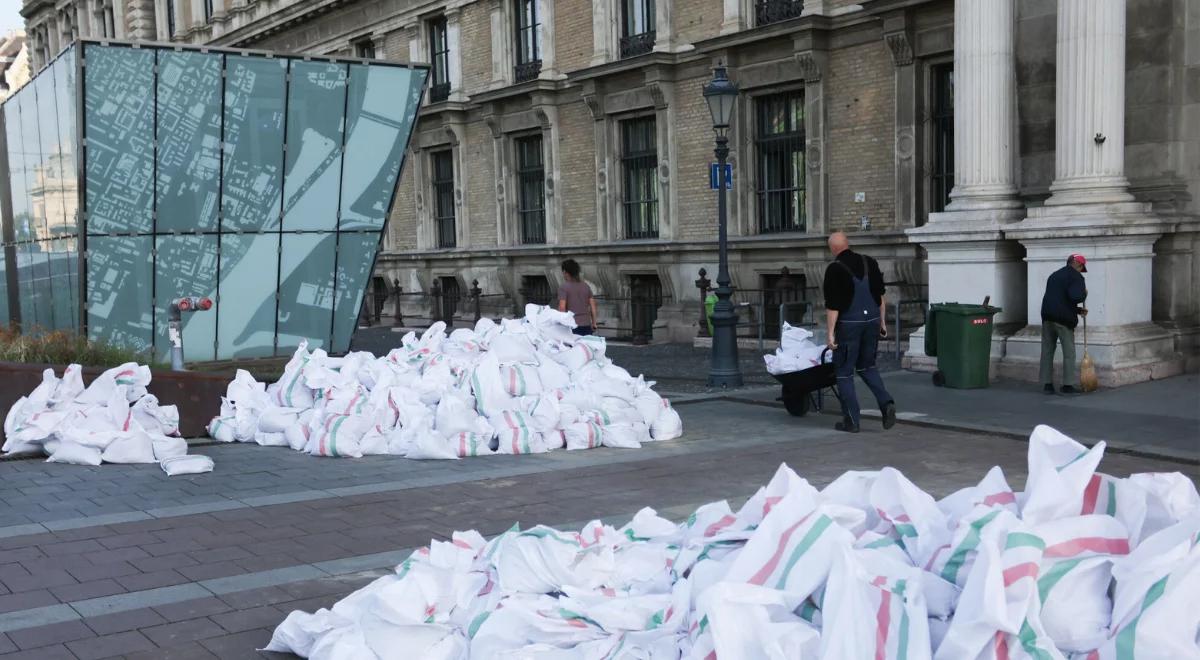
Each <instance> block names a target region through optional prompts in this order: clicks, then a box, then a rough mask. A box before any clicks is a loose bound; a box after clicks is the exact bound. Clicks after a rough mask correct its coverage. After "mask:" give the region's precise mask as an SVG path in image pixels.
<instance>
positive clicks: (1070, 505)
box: [1021, 425, 1104, 525]
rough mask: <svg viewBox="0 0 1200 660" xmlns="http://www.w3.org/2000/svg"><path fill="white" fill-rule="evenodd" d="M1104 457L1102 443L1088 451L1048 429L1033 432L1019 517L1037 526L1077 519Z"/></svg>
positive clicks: (1030, 439) (1043, 426) (1041, 426)
mask: <svg viewBox="0 0 1200 660" xmlns="http://www.w3.org/2000/svg"><path fill="white" fill-rule="evenodd" d="M1103 455H1104V443H1103V442H1101V443H1098V444H1097V445H1096V446H1095V447H1093V448H1091V449H1088V448H1087V447H1084V446H1083V445H1081V444H1079V443H1078V442H1075V441H1074V440H1072V439H1070V438H1068V437H1067V436H1065V435H1063V434H1062V433H1059V432H1058V431H1056V430H1054V429H1052V428H1050V427H1049V426H1045V425H1039V426H1037V427H1036V428H1034V429H1033V434H1032V435H1030V438H1029V477H1028V478H1027V479H1026V481H1025V501H1024V503H1023V504H1022V506H1021V517H1022V518H1023V519H1024V520H1025V521H1026V522H1028V523H1030V524H1033V525H1036V524H1039V523H1043V522H1048V521H1051V520H1056V519H1058V518H1063V517H1067V516H1074V515H1078V514H1079V512H1080V510H1082V508H1083V495H1084V491H1085V490H1086V489H1087V485H1088V482H1090V481H1091V479H1092V475H1093V473H1095V471H1096V466H1097V465H1098V464H1099V463H1100V458H1101V457H1102V456H1103Z"/></svg>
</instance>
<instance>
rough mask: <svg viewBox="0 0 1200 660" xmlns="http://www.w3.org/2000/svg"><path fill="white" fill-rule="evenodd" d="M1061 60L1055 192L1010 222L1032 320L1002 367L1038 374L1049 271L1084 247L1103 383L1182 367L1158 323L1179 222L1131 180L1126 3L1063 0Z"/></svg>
mask: <svg viewBox="0 0 1200 660" xmlns="http://www.w3.org/2000/svg"><path fill="white" fill-rule="evenodd" d="M1057 59H1058V63H1057V67H1058V68H1057V89H1058V93H1057V96H1056V113H1055V116H1056V127H1055V135H1056V137H1055V154H1054V162H1055V180H1054V183H1053V184H1052V185H1051V186H1050V191H1051V196H1050V198H1049V199H1047V200H1046V203H1045V205H1044V206H1040V207H1034V208H1030V209H1029V217H1027V218H1026V219H1025V220H1024V221H1022V222H1020V223H1017V224H1015V225H1011V226H1009V227H1006V228H1005V236H1006V237H1008V238H1014V239H1017V240H1019V241H1020V242H1021V244H1022V245H1024V246H1025V251H1026V257H1025V261H1026V263H1027V264H1028V288H1027V292H1028V295H1027V300H1028V318H1029V323H1030V325H1029V326H1028V327H1026V328H1025V329H1024V330H1022V331H1021V332H1019V333H1017V334H1016V335H1014V336H1013V337H1012V338H1011V339H1010V340H1009V342H1008V345H1007V352H1006V356H1005V360H1004V363H1003V364H1002V365H1001V367H1002V370H1003V371H1004V372H1006V373H1009V374H1010V375H1014V376H1017V377H1023V378H1026V379H1030V380H1032V379H1035V378H1036V377H1037V361H1038V357H1039V353H1040V335H1041V317H1040V308H1041V300H1042V296H1043V294H1044V290H1045V284H1046V278H1047V277H1048V276H1049V275H1050V273H1052V272H1053V271H1055V270H1057V269H1058V268H1061V267H1062V266H1063V265H1065V263H1066V259H1067V257H1068V256H1069V255H1070V254H1072V253H1076V252H1078V253H1081V254H1083V255H1084V256H1085V257H1087V260H1088V262H1087V268H1088V273H1087V275H1086V276H1085V278H1086V280H1087V287H1088V299H1087V303H1086V304H1087V308H1088V310H1089V311H1090V314H1089V315H1088V318H1087V321H1088V326H1089V343H1090V346H1089V348H1088V351H1089V353H1090V354H1091V356H1092V358H1093V360H1094V361H1095V363H1096V370H1097V373H1098V374H1099V376H1100V382H1101V384H1102V385H1105V386H1114V385H1123V384H1127V383H1132V382H1139V381H1144V380H1149V379H1151V378H1161V377H1164V376H1167V375H1170V374H1173V373H1176V372H1178V371H1182V368H1183V357H1182V356H1181V355H1180V354H1177V353H1175V351H1174V342H1173V339H1172V337H1171V335H1170V333H1169V332H1167V331H1166V330H1165V329H1163V328H1161V327H1160V326H1158V325H1155V324H1154V323H1152V322H1151V301H1152V300H1153V293H1154V292H1153V277H1152V271H1153V265H1152V264H1153V258H1154V245H1155V243H1156V241H1157V240H1158V239H1159V238H1160V237H1161V236H1162V235H1163V234H1169V233H1172V232H1173V231H1174V228H1175V225H1174V223H1172V222H1168V221H1166V220H1165V219H1161V218H1157V217H1155V216H1154V215H1153V214H1152V213H1151V210H1150V205H1149V204H1141V203H1138V202H1135V201H1133V197H1132V196H1131V195H1130V194H1129V190H1128V187H1129V184H1128V182H1127V181H1126V179H1125V169H1124V162H1125V141H1124V130H1125V0H1059V3H1058V45H1057ZM1081 328H1082V325H1081ZM1078 339H1079V341H1077V342H1076V343H1082V341H1081V340H1082V337H1079V338H1078Z"/></svg>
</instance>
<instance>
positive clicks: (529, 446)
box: [488, 410, 549, 454]
mask: <svg viewBox="0 0 1200 660" xmlns="http://www.w3.org/2000/svg"><path fill="white" fill-rule="evenodd" d="M488 422H489V423H490V424H491V425H492V428H493V429H495V431H496V439H497V441H498V445H497V449H496V451H497V452H498V453H501V454H541V453H545V452H546V451H549V449H548V448H547V447H546V443H545V441H544V440H543V439H542V437H541V436H542V434H541V433H538V432H537V431H535V430H534V429H533V426H532V424H531V422H530V420H529V417H528V415H526V414H525V413H523V412H519V411H515V410H505V411H503V412H501V413H500V414H498V415H493V416H492V417H489V418H488Z"/></svg>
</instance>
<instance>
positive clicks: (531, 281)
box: [521, 275, 557, 308]
mask: <svg viewBox="0 0 1200 660" xmlns="http://www.w3.org/2000/svg"><path fill="white" fill-rule="evenodd" d="M521 295H523V296H524V297H525V304H526V305H552V304H554V302H555V301H554V300H552V298H553V297H554V292H552V291H551V290H550V280H548V279H546V276H545V275H525V276H522V277H521ZM554 306H555V307H556V308H557V305H554Z"/></svg>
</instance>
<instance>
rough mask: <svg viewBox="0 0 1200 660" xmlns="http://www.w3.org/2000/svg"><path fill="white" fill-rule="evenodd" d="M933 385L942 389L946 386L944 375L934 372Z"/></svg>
mask: <svg viewBox="0 0 1200 660" xmlns="http://www.w3.org/2000/svg"><path fill="white" fill-rule="evenodd" d="M933 384H934V385H935V386H937V387H942V386H943V385H945V384H946V374H944V373H942V372H940V371H935V372H933Z"/></svg>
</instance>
